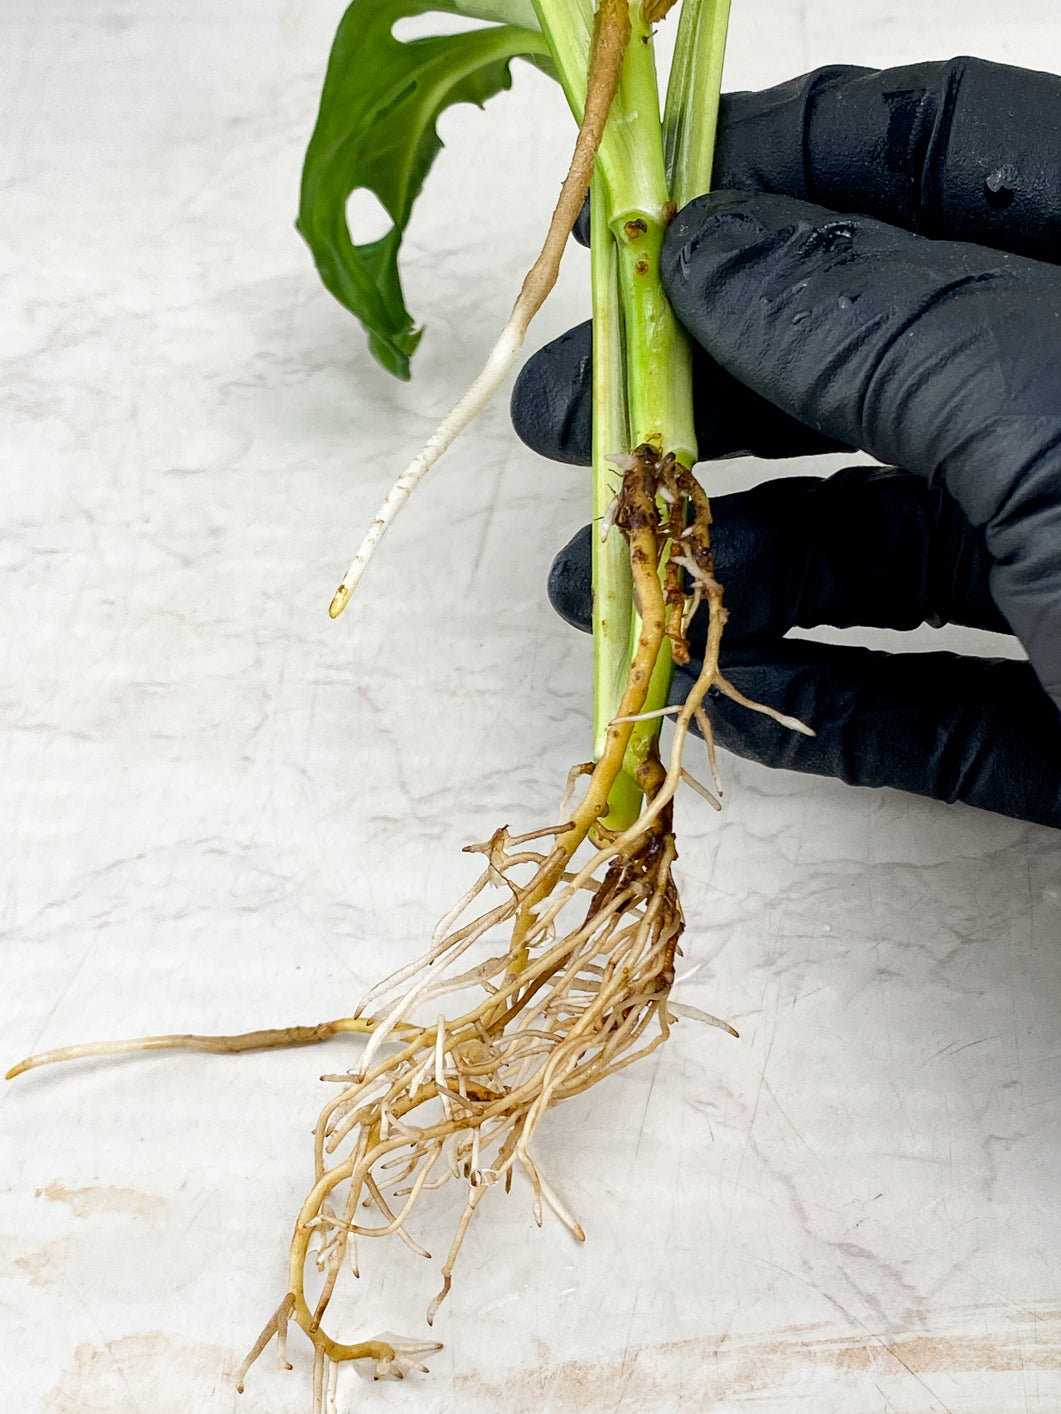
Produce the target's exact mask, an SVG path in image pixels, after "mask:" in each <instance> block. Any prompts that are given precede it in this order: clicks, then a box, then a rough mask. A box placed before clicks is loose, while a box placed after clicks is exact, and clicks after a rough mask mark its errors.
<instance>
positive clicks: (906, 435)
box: [512, 59, 1061, 826]
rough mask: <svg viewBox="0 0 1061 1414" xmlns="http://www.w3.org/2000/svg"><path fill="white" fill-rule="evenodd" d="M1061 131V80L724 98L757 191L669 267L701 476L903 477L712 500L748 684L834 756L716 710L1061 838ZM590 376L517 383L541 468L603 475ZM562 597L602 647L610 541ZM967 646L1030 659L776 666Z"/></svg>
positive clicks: (528, 376) (873, 75)
mask: <svg viewBox="0 0 1061 1414" xmlns="http://www.w3.org/2000/svg"><path fill="white" fill-rule="evenodd" d="M1059 133H1061V80H1059V79H1056V78H1053V77H1051V76H1049V75H1046V74H1035V73H1027V72H1024V71H1021V70H1017V69H1011V68H1008V67H1005V66H1002V65H996V64H987V63H983V62H981V61H978V60H973V59H958V60H953V61H951V62H949V63H946V64H920V65H913V66H910V67H908V68H903V69H893V70H887V71H884V72H873V71H869V70H865V69H853V68H830V69H825V70H820V71H818V72H817V73H814V74H810V75H808V76H806V77H805V78H802V79H798V80H795V81H794V82H792V83H789V84H784V85H781V86H780V87H779V88H776V89H772V90H769V91H767V92H766V93H761V94H737V95H731V96H730V97H728V98H726V99H724V101H723V106H722V113H721V122H720V128H719V140H718V156H717V162H716V180H717V181H718V182H719V183H720V184H722V185H724V186H729V187H742V188H750V189H751V191H750V192H749V191H744V192H738V191H734V190H723V191H719V192H716V193H713V194H712V195H710V196H707V197H702V198H700V199H699V200H697V201H695V202H693V203H691V204H690V205H689V206H688V207H687V208H686V209H685V210H684V211H682V212H681V213H680V214H679V216H678V217H677V219H676V220H675V222H674V224H673V226H672V228H671V230H670V232H669V233H668V237H667V241H666V243H665V246H664V252H663V279H664V285H665V287H666V290H667V293H668V295H669V296H670V298H671V300H672V302H673V304H674V307H675V309H676V311H677V313H678V316H679V318H680V319H681V320H682V321H683V323H684V324H685V326H686V327H687V328H688V329H689V331H690V333H691V334H692V335H693V337H694V339H695V340H696V343H697V345H698V346H699V350H698V357H697V360H696V364H695V379H696V399H697V424H698V436H699V438H700V451H701V456H702V457H703V458H705V459H711V458H716V457H720V456H727V455H732V454H733V453H736V452H750V453H752V454H754V455H758V456H779V455H782V456H791V455H798V454H803V453H811V452H819V451H828V450H835V449H836V448H837V447H838V446H841V447H843V446H848V447H858V448H861V449H864V450H865V451H868V452H870V453H872V454H873V455H874V456H875V457H877V458H878V459H879V460H881V461H884V462H895V463H897V464H898V465H900V466H902V467H905V468H907V470H905V471H898V470H883V471H882V470H877V469H867V468H852V469H851V470H849V471H846V472H842V473H840V474H839V475H838V476H834V477H831V478H829V479H828V480H817V479H812V478H801V479H799V480H796V481H792V480H781V481H776V482H772V483H766V484H765V485H763V486H760V487H758V488H756V489H755V490H754V491H750V492H745V493H742V494H740V495H737V496H729V497H721V498H719V499H718V500H717V502H716V506H715V514H716V523H715V527H714V543H715V549H716V559H717V562H718V569H719V577H720V579H721V580H722V582H723V584H724V585H725V588H726V601H727V605H728V607H729V609H730V622H729V625H728V627H727V630H726V645H727V652H726V662H725V669H726V671H727V673H728V674H729V675H730V676H731V677H732V679H733V681H734V682H735V683H736V684H737V685H738V686H739V687H740V688H741V690H742V691H743V692H745V693H747V694H748V695H749V696H751V697H754V698H758V699H759V700H762V701H766V702H769V703H770V704H771V705H773V706H775V707H777V708H779V709H780V710H782V711H784V712H788V713H792V714H794V715H796V716H798V717H801V718H802V719H803V720H805V721H807V722H809V723H810V724H811V725H812V726H813V727H814V728H815V730H816V731H817V736H816V737H814V738H805V737H801V736H798V735H794V734H792V733H789V732H786V731H785V730H784V729H782V728H780V727H777V726H776V725H775V724H774V723H772V722H771V721H769V720H768V719H766V718H763V717H761V716H759V715H757V714H752V713H749V712H746V711H744V710H743V709H741V708H739V707H736V706H734V704H732V703H731V702H729V701H728V700H727V699H725V698H722V697H719V696H718V695H713V696H712V700H711V703H710V711H711V715H712V719H713V722H714V724H715V728H716V731H717V733H718V737H719V740H720V742H721V744H722V745H724V746H726V747H728V748H729V749H731V750H733V751H735V752H738V753H740V754H741V755H745V756H750V757H752V758H754V759H756V760H759V761H762V762H765V763H768V764H771V765H781V766H786V767H789V768H791V769H795V770H804V771H810V772H814V773H817V774H823V775H836V776H839V777H841V778H842V779H844V780H846V781H849V782H851V783H853V784H861V785H883V784H887V785H894V786H899V787H901V788H903V789H907V790H911V791H916V792H918V793H920V794H925V795H931V796H935V797H937V798H939V799H942V800H948V801H952V800H964V801H967V802H969V803H971V804H975V805H980V806H982V807H984V808H986V809H992V810H997V811H1001V812H1004V813H1006V814H1010V815H1015V816H1019V817H1022V818H1026V819H1030V820H1037V821H1040V822H1043V823H1047V824H1052V825H1055V826H1061V721H1059V719H1058V711H1057V707H1058V705H1061V270H1059V269H1058V268H1057V267H1056V265H1054V264H1050V263H1048V262H1049V261H1059V260H1061V137H1059V136H1058V134H1059ZM809 202H820V203H826V204H827V205H828V206H829V207H831V208H833V209H832V210H824V209H822V208H821V206H819V205H811V204H809ZM837 212H842V213H844V214H839V215H838V214H837ZM886 223H890V224H886ZM956 237H960V238H961V239H962V240H963V241H976V242H979V244H975V245H974V244H958V243H957V241H956V239H955V238H956ZM1014 252H1019V254H1014ZM589 358H590V351H589V328H588V326H587V325H583V326H581V327H580V328H579V329H576V330H573V331H571V333H569V334H567V335H565V336H564V337H563V338H562V339H560V340H557V341H556V342H555V343H553V344H551V345H550V346H549V347H548V348H546V349H544V350H542V352H541V353H539V354H538V355H537V356H536V357H535V358H534V359H533V360H532V361H531V362H530V363H529V364H528V365H527V367H526V368H525V369H524V371H523V373H522V374H521V376H520V379H519V381H518V383H517V385H516V389H515V392H514V394H513V407H512V411H513V421H514V423H515V425H516V429H517V431H518V432H519V433H520V435H521V436H522V437H523V439H524V440H525V441H526V442H528V443H529V444H530V445H531V446H533V447H535V448H536V449H538V450H539V451H542V452H543V453H544V454H545V455H548V456H552V457H557V458H559V459H560V460H564V461H572V462H579V463H587V462H588V460H589V416H590V413H589ZM550 594H551V597H552V599H553V603H554V605H555V606H556V607H557V608H558V609H559V610H560V612H561V613H562V614H563V615H564V616H565V617H566V618H568V619H569V620H570V621H572V622H576V623H578V624H579V625H580V626H582V627H588V621H589V598H590V588H589V569H588V539H587V538H586V533H585V532H583V536H582V537H581V538H580V537H576V539H575V540H574V541H573V542H572V544H571V545H570V546H568V547H567V549H566V550H565V551H563V552H562V553H561V555H560V556H559V557H558V560H557V562H556V564H555V565H554V567H553V573H552V576H551V583H550ZM946 621H951V622H957V623H963V624H969V625H972V626H974V627H981V628H988V629H995V630H1003V631H1005V630H1007V629H1008V630H1010V631H1012V632H1014V633H1015V634H1016V635H1017V637H1018V638H1019V640H1020V641H1021V643H1022V644H1023V646H1024V648H1025V649H1026V650H1027V652H1028V656H1029V659H1030V664H1026V663H1019V662H1012V661H1009V660H999V661H984V660H980V659H974V658H969V657H962V656H959V655H954V654H943V653H939V654H936V653H933V654H895V655H890V654H883V653H876V652H870V651H869V650H865V649H854V648H838V647H829V646H824V645H820V644H814V643H807V642H802V641H799V642H784V641H781V636H782V635H783V634H784V633H785V632H786V631H787V630H788V629H789V628H790V627H792V626H793V625H797V624H798V625H802V626H805V627H813V626H814V625H817V624H830V625H837V626H850V625H853V624H863V625H881V626H887V627H892V628H911V627H914V626H915V625H917V624H919V623H922V622H928V623H933V624H940V623H943V622H946ZM701 630H702V625H701ZM695 669H696V664H695V662H694V663H693V664H690V667H689V670H688V672H695ZM688 672H680V673H678V674H676V679H675V691H676V695H677V696H678V697H680V696H681V695H682V693H683V692H684V691H686V690H687V689H688V686H689V681H690V678H689V676H688ZM1044 689H1045V690H1044Z"/></svg>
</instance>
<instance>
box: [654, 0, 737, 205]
mask: <svg viewBox="0 0 1061 1414" xmlns="http://www.w3.org/2000/svg"><path fill="white" fill-rule="evenodd" d="M729 4H730V0H684V3H683V4H682V12H681V18H680V19H679V21H678V34H677V37H676V39H675V44H674V60H673V63H672V64H671V71H670V79H669V82H668V84H667V103H666V108H665V109H664V114H663V150H664V153H665V156H666V162H667V178H668V181H669V183H670V191H671V196H672V198H673V200H674V201H675V203H676V204H677V205H678V206H679V207H682V206H684V205H685V204H686V203H687V202H690V201H692V199H693V197H695V196H700V195H702V194H703V193H704V192H705V191H708V190H709V189H710V187H711V167H712V163H713V159H714V155H715V130H716V128H717V126H718V96H719V93H720V92H721V88H722V61H723V59H724V57H725V53H726V31H727V30H728V28H729Z"/></svg>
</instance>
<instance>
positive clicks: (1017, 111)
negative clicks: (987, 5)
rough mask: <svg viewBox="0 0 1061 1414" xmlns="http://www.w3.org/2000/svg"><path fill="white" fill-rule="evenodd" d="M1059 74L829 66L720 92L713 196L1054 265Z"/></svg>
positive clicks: (1060, 181)
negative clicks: (798, 206)
mask: <svg viewBox="0 0 1061 1414" xmlns="http://www.w3.org/2000/svg"><path fill="white" fill-rule="evenodd" d="M1059 129H1061V78H1057V77H1055V76H1054V75H1053V74H1045V73H1037V72H1034V71H1031V70H1027V69H1017V68H1013V67H1011V66H1010V65H1008V64H991V63H987V62H986V61H985V60H983V59H969V58H959V59H948V60H946V61H945V62H942V63H940V62H931V63H921V64H907V65H904V66H903V67H901V68H895V69H862V68H855V67H853V66H833V67H830V68H824V69H817V70H815V72H814V73H810V74H804V75H803V76H802V77H801V78H797V79H792V80H790V81H789V82H788V83H783V84H779V85H777V87H775V88H770V89H766V90H765V91H764V92H761V93H731V94H726V95H724V96H723V99H722V105H721V109H720V112H719V124H718V138H717V142H716V146H715V162H714V174H715V175H714V182H713V185H714V186H715V187H716V188H718V189H725V188H732V189H734V190H750V191H764V192H779V193H782V194H784V195H786V196H794V197H799V198H800V199H802V200H805V201H812V202H815V203H816V204H817V205H819V206H827V207H831V208H833V209H834V210H836V211H859V212H862V213H863V214H864V215H867V216H876V217H878V218H879V219H880V220H882V221H887V222H889V223H891V224H892V225H896V226H904V227H905V228H906V229H907V230H910V231H917V232H920V233H921V234H922V235H926V236H931V237H933V238H935V239H939V238H942V239H947V240H962V241H975V242H977V243H978V244H981V245H990V246H995V247H997V248H998V249H999V250H1009V251H1014V252H1016V253H1017V254H1019V255H1031V256H1035V257H1036V258H1038V259H1040V260H1053V261H1056V260H1058V259H1059V258H1061V214H1059V213H1061V164H1059V163H1058V160H1057V133H1058V130H1059Z"/></svg>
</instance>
